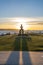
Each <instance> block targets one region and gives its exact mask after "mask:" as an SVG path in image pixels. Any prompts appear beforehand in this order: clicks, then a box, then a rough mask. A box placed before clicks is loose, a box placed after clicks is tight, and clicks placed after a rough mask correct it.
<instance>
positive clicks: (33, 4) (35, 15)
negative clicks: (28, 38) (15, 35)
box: [0, 0, 43, 30]
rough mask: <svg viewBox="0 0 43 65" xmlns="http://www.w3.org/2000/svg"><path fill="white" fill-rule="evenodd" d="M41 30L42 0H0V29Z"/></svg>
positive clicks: (42, 25)
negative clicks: (21, 27) (21, 26)
mask: <svg viewBox="0 0 43 65" xmlns="http://www.w3.org/2000/svg"><path fill="white" fill-rule="evenodd" d="M21 24H22V25H23V28H24V29H25V30H43V0H0V29H20V25H21Z"/></svg>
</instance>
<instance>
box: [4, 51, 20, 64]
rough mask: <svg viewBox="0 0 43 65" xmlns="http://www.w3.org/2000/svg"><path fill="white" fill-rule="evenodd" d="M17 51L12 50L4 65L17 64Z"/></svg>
mask: <svg viewBox="0 0 43 65" xmlns="http://www.w3.org/2000/svg"><path fill="white" fill-rule="evenodd" d="M19 54H20V53H19V51H15V52H14V51H12V53H11V54H10V56H9V58H8V60H7V62H6V64H5V65H19V57H20V55H19Z"/></svg>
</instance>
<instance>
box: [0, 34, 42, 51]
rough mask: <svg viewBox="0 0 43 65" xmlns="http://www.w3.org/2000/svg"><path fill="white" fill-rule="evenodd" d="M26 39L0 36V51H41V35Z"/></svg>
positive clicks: (14, 36)
mask: <svg viewBox="0 0 43 65" xmlns="http://www.w3.org/2000/svg"><path fill="white" fill-rule="evenodd" d="M30 37H31V40H29V39H28V37H23V36H16V35H5V36H0V51H11V50H14V51H43V35H39V36H38V35H34V36H33V35H30Z"/></svg>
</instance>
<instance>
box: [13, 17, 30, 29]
mask: <svg viewBox="0 0 43 65" xmlns="http://www.w3.org/2000/svg"><path fill="white" fill-rule="evenodd" d="M12 21H14V22H16V29H20V26H21V24H22V26H23V29H24V30H27V29H28V27H29V25H27V19H25V18H15V19H14V20H12Z"/></svg>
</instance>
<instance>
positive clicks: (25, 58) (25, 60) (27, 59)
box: [22, 52, 32, 65]
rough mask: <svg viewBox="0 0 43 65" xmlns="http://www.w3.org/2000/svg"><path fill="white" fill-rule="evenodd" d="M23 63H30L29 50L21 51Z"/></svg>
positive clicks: (30, 64)
mask: <svg viewBox="0 0 43 65" xmlns="http://www.w3.org/2000/svg"><path fill="white" fill-rule="evenodd" d="M22 59H23V65H32V62H31V58H30V54H29V52H22Z"/></svg>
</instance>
